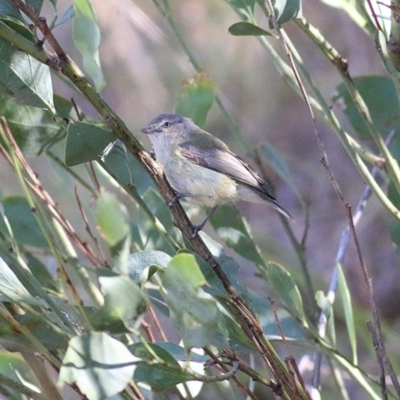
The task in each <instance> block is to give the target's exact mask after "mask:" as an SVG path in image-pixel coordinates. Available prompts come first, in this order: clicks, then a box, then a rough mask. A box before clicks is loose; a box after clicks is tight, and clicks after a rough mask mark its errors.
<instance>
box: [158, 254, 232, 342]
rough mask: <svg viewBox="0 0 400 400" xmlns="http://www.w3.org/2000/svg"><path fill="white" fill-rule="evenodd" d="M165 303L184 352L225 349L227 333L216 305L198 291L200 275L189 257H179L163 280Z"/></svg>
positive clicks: (180, 255) (201, 283)
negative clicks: (189, 350) (211, 346)
mask: <svg viewBox="0 0 400 400" xmlns="http://www.w3.org/2000/svg"><path fill="white" fill-rule="evenodd" d="M162 282H163V285H164V287H165V289H166V291H167V293H166V301H167V304H168V306H169V308H170V313H171V317H172V319H173V320H174V322H175V326H176V328H177V329H178V331H179V333H180V335H181V337H182V339H183V342H184V343H185V347H186V348H191V347H204V346H209V345H212V344H214V345H217V346H227V345H228V342H227V330H226V328H225V326H224V325H223V324H222V321H223V318H222V315H221V311H219V309H218V308H217V305H216V302H215V301H214V300H213V299H212V298H211V297H210V296H209V295H207V294H206V293H205V292H203V290H202V289H201V287H202V286H203V285H205V284H206V281H205V279H204V276H203V274H202V273H201V271H200V269H199V266H198V265H197V263H196V260H195V258H194V256H192V255H190V254H178V255H177V256H175V257H174V258H173V259H172V260H171V262H170V263H169V265H168V268H167V269H166V271H165V272H164V274H163V276H162Z"/></svg>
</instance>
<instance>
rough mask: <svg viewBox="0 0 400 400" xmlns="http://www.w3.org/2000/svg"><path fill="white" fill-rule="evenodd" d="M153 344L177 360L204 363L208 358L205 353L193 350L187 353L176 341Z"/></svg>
mask: <svg viewBox="0 0 400 400" xmlns="http://www.w3.org/2000/svg"><path fill="white" fill-rule="evenodd" d="M150 344H151V343H150ZM154 344H156V345H157V346H158V347H159V348H160V347H161V348H162V349H164V350H166V351H167V352H168V354H170V355H171V356H173V358H174V359H175V360H177V361H184V362H189V361H193V362H198V363H205V362H206V361H208V360H209V357H208V356H206V355H201V354H197V353H195V352H193V351H190V352H189V353H187V352H186V350H185V349H184V348H183V347H181V346H179V345H177V344H176V343H171V342H157V343H154ZM157 354H158V353H157ZM188 355H189V357H188Z"/></svg>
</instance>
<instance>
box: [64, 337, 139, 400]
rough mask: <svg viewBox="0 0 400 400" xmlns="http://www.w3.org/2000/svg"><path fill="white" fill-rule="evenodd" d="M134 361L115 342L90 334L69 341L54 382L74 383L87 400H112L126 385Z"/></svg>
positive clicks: (130, 354) (120, 344)
mask: <svg viewBox="0 0 400 400" xmlns="http://www.w3.org/2000/svg"><path fill="white" fill-rule="evenodd" d="M136 360H137V359H136V358H135V357H134V356H133V355H132V353H131V352H130V351H129V350H128V349H127V348H126V347H125V345H123V344H122V343H121V342H119V341H118V340H115V339H113V338H112V337H110V336H108V335H106V334H105V333H100V332H93V333H89V334H85V335H81V336H76V337H74V338H72V339H71V340H70V341H69V345H68V350H67V352H66V354H65V357H64V360H63V365H62V367H61V370H60V376H59V380H58V384H59V385H63V384H65V383H74V382H75V383H76V384H77V386H78V387H79V389H80V391H81V392H82V393H83V394H85V395H86V396H87V397H88V398H89V399H90V400H100V399H104V398H106V397H110V396H114V395H116V394H117V393H119V392H121V391H122V390H124V389H125V387H126V386H127V385H128V383H129V381H130V380H131V379H132V377H133V373H134V370H135V366H134V363H135V361H136Z"/></svg>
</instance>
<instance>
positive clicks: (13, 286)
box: [0, 257, 42, 306]
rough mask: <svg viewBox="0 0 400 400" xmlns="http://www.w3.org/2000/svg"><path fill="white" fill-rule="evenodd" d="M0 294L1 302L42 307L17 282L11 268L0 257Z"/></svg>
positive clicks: (38, 301)
mask: <svg viewBox="0 0 400 400" xmlns="http://www.w3.org/2000/svg"><path fill="white" fill-rule="evenodd" d="M0 293H1V295H2V297H3V298H2V301H7V300H11V301H15V302H16V303H29V304H33V305H35V306H38V305H42V302H41V301H40V300H36V299H35V298H34V297H33V296H31V295H30V294H29V292H28V291H27V290H26V288H25V286H23V285H22V283H21V282H20V281H19V279H18V278H17V276H16V275H15V274H14V272H13V271H12V270H11V268H10V267H9V266H8V265H7V264H6V263H5V262H4V260H3V259H2V258H1V257H0Z"/></svg>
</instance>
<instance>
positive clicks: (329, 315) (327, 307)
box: [315, 290, 336, 346]
mask: <svg viewBox="0 0 400 400" xmlns="http://www.w3.org/2000/svg"><path fill="white" fill-rule="evenodd" d="M315 300H316V301H317V305H318V307H319V308H320V309H321V311H322V312H323V313H324V314H325V317H326V319H327V329H326V330H327V333H328V334H327V336H328V338H330V339H331V341H332V345H333V346H336V331H335V319H334V313H333V308H332V303H331V302H330V301H329V299H328V298H327V297H326V296H325V294H324V292H323V291H322V290H318V291H317V292H316V293H315Z"/></svg>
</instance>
